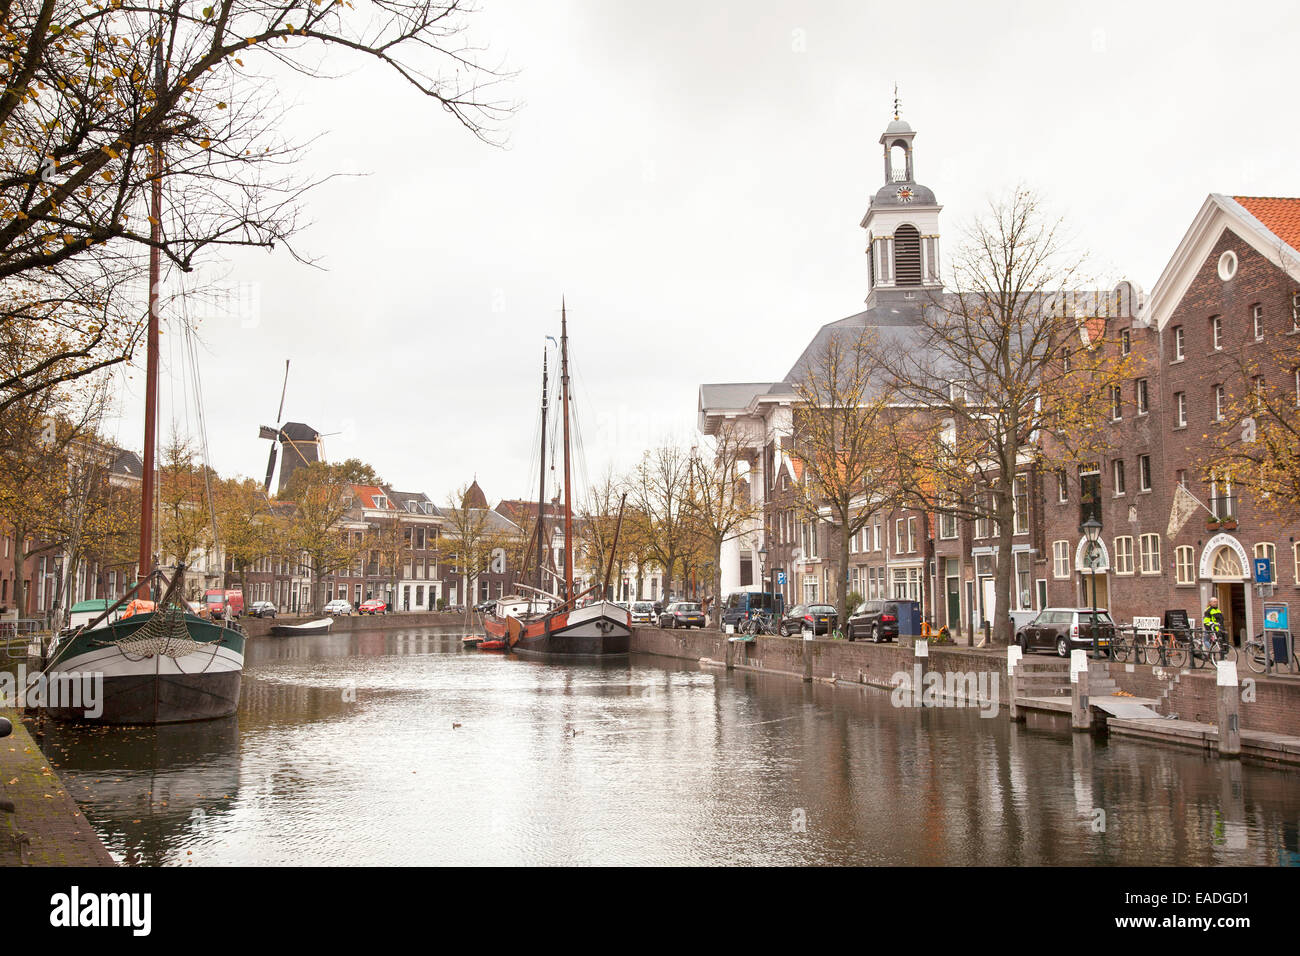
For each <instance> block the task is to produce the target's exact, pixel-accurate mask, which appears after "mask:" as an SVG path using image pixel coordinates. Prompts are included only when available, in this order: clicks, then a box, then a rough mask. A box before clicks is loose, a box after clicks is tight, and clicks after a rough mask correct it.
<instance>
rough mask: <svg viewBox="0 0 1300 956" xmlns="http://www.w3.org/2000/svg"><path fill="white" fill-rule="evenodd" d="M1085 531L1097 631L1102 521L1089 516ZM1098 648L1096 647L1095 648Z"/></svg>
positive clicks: (1093, 624) (1093, 617)
mask: <svg viewBox="0 0 1300 956" xmlns="http://www.w3.org/2000/svg"><path fill="white" fill-rule="evenodd" d="M1083 533H1084V536H1085V537H1087V539H1088V570H1089V571H1090V572H1091V573H1092V624H1091V628H1092V633H1093V635H1094V636H1096V633H1097V630H1098V629H1097V560H1098V555H1097V542H1098V541H1099V540H1100V539H1101V522H1100V521H1098V520H1097V519H1096V518H1095V517H1092V516H1089V518H1088V520H1087V521H1085V522H1084V523H1083ZM1095 649H1096V648H1095V647H1094V650H1095Z"/></svg>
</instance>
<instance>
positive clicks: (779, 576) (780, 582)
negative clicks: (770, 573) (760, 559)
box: [776, 571, 785, 588]
mask: <svg viewBox="0 0 1300 956" xmlns="http://www.w3.org/2000/svg"><path fill="white" fill-rule="evenodd" d="M776 586H777V587H779V588H783V587H785V572H784V571H778V572H776Z"/></svg>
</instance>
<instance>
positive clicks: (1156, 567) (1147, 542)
mask: <svg viewBox="0 0 1300 956" xmlns="http://www.w3.org/2000/svg"><path fill="white" fill-rule="evenodd" d="M1138 544H1139V549H1140V558H1141V562H1142V564H1141V567H1142V573H1143V574H1159V573H1160V535H1158V534H1154V533H1147V534H1144V535H1142V537H1141V540H1140V541H1139V543H1138Z"/></svg>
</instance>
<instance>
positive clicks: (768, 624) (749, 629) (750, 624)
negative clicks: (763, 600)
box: [740, 611, 776, 634]
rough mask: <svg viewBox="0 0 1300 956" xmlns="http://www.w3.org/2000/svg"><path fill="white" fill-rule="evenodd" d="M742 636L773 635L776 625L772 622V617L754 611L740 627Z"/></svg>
mask: <svg viewBox="0 0 1300 956" xmlns="http://www.w3.org/2000/svg"><path fill="white" fill-rule="evenodd" d="M740 632H741V633H742V634H775V633H776V625H775V624H774V623H773V622H772V615H770V614H768V613H767V612H766V611H754V612H752V613H751V614H750V615H749V617H748V618H747V619H746V620H745V623H744V624H742V625H741V626H740Z"/></svg>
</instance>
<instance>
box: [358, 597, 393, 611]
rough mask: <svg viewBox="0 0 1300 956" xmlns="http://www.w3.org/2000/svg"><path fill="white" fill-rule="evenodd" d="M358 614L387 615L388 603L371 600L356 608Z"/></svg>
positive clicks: (376, 599)
mask: <svg viewBox="0 0 1300 956" xmlns="http://www.w3.org/2000/svg"><path fill="white" fill-rule="evenodd" d="M357 611H358V613H360V614H387V613H388V602H386V601H381V600H380V599H379V598H371V599H370V600H369V601H366V602H365V603H363V604H362V605H361V607H359V608H357Z"/></svg>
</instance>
